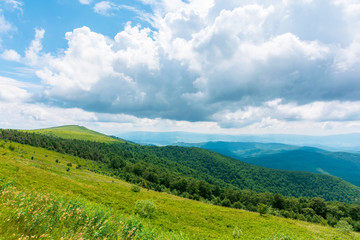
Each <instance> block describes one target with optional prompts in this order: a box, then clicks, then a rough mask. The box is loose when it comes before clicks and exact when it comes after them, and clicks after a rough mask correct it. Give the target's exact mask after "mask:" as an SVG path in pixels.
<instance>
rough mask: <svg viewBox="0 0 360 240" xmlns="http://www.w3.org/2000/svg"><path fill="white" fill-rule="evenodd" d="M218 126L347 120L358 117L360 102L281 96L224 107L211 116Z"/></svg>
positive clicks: (354, 119) (359, 114) (353, 119)
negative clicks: (288, 100) (301, 100)
mask: <svg viewBox="0 0 360 240" xmlns="http://www.w3.org/2000/svg"><path fill="white" fill-rule="evenodd" d="M212 118H213V120H214V121H216V122H218V123H219V124H220V126H222V127H245V126H249V125H252V124H254V123H257V122H269V121H273V122H277V121H284V122H328V121H331V122H348V121H356V120H359V119H360V101H355V102H340V101H330V102H323V101H321V102H320V101H319V102H312V103H309V104H304V105H298V104H296V103H282V100H281V99H275V100H272V101H268V102H265V103H264V104H263V105H261V106H246V107H244V108H243V109H238V110H236V111H229V110H224V111H220V112H218V113H216V114H214V115H213V116H212Z"/></svg>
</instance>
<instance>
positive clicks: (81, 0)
mask: <svg viewBox="0 0 360 240" xmlns="http://www.w3.org/2000/svg"><path fill="white" fill-rule="evenodd" d="M79 2H80V3H81V4H84V5H89V4H90V3H91V2H92V0H79Z"/></svg>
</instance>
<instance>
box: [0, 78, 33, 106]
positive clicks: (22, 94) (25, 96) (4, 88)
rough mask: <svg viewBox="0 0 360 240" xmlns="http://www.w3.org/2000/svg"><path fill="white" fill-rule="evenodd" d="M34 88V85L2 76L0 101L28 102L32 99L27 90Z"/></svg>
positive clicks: (0, 79)
mask: <svg viewBox="0 0 360 240" xmlns="http://www.w3.org/2000/svg"><path fill="white" fill-rule="evenodd" d="M33 87H35V86H34V85H32V84H27V83H23V82H20V81H16V80H14V79H11V78H5V77H1V76H0V101H5V102H26V101H28V100H30V98H31V94H30V93H29V92H28V91H27V88H33Z"/></svg>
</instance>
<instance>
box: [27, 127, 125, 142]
mask: <svg viewBox="0 0 360 240" xmlns="http://www.w3.org/2000/svg"><path fill="white" fill-rule="evenodd" d="M26 131H27V132H34V133H40V134H46V135H53V136H57V137H61V138H67V139H78V140H85V141H95V142H105V143H112V142H119V141H120V142H124V141H123V140H121V139H114V138H112V137H109V136H107V135H105V134H102V133H98V132H95V131H92V130H90V129H87V128H85V127H81V126H77V125H67V126H61V127H53V128H45V129H38V130H26Z"/></svg>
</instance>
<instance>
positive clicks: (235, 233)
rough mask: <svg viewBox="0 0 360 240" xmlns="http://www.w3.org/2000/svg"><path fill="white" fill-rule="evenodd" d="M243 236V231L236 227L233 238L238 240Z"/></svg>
mask: <svg viewBox="0 0 360 240" xmlns="http://www.w3.org/2000/svg"><path fill="white" fill-rule="evenodd" d="M242 234H243V233H242V231H241V229H240V228H238V227H235V228H234V231H233V233H232V236H233V238H235V239H238V238H240V237H241V236H242Z"/></svg>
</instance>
